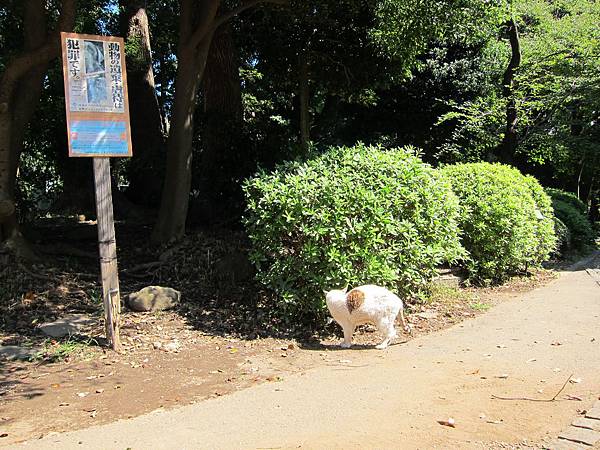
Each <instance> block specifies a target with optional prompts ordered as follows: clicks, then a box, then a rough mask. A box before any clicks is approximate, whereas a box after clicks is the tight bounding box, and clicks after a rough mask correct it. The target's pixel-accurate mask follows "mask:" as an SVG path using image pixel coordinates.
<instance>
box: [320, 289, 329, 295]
mask: <svg viewBox="0 0 600 450" xmlns="http://www.w3.org/2000/svg"><path fill="white" fill-rule="evenodd" d="M321 290H322V291H323V294H325V295H327V294H329V291H326V290H325V289H321Z"/></svg>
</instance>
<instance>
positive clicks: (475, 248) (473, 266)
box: [442, 163, 556, 282]
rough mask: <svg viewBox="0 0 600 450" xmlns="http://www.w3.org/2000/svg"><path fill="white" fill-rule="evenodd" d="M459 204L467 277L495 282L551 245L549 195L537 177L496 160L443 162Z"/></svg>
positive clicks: (543, 256)
mask: <svg viewBox="0 0 600 450" xmlns="http://www.w3.org/2000/svg"><path fill="white" fill-rule="evenodd" d="M442 173H443V174H444V175H445V176H446V177H447V178H448V180H449V181H450V182H451V183H452V188H453V190H454V192H455V194H456V195H457V196H458V198H459V201H460V204H461V210H462V212H461V218H460V226H461V231H462V243H463V245H464V247H465V249H466V250H467V251H468V252H469V258H468V259H466V260H465V263H466V268H467V269H468V270H469V273H470V276H471V278H473V279H474V280H476V281H479V282H485V281H493V282H498V281H502V280H504V279H506V278H507V277H508V276H510V275H511V274H514V273H517V272H518V271H521V270H523V269H526V268H527V267H528V266H535V265H538V264H540V263H541V262H542V261H544V260H545V259H546V258H547V257H548V255H549V253H550V252H551V251H552V249H554V246H555V240H556V237H555V234H554V226H553V216H552V209H551V205H550V199H549V198H548V196H547V195H546V194H545V193H544V192H543V189H542V188H541V186H539V183H537V181H536V180H535V179H533V178H531V177H526V176H523V175H522V174H521V173H520V172H519V171H518V170H516V169H514V168H511V167H508V166H504V165H501V164H489V163H469V164H457V165H453V166H446V167H444V168H443V169H442Z"/></svg>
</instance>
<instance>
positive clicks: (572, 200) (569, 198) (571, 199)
mask: <svg viewBox="0 0 600 450" xmlns="http://www.w3.org/2000/svg"><path fill="white" fill-rule="evenodd" d="M546 193H547V194H548V195H549V196H550V198H551V199H552V201H553V202H554V201H561V202H563V203H567V204H569V205H571V207H573V208H575V209H576V210H577V211H579V212H580V213H581V214H586V212H587V208H586V206H585V203H583V202H582V201H581V200H579V198H578V197H577V196H576V195H575V194H573V193H572V192H567V191H563V190H562V189H554V188H546Z"/></svg>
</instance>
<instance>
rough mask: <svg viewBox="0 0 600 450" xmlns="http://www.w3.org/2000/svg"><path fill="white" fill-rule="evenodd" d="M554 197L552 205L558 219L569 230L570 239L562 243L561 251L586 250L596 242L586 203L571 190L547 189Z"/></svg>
mask: <svg viewBox="0 0 600 450" xmlns="http://www.w3.org/2000/svg"><path fill="white" fill-rule="evenodd" d="M547 192H548V194H550V196H551V197H552V206H553V207H554V214H555V216H556V219H557V220H560V221H561V222H562V223H563V224H564V225H565V226H566V227H567V228H568V230H569V236H570V240H568V241H564V242H561V243H560V247H559V253H560V254H562V255H564V254H565V253H568V252H570V251H576V252H585V251H587V250H588V249H589V248H590V247H591V246H592V245H593V243H594V230H593V228H592V224H591V222H590V221H589V220H588V218H587V215H586V213H585V211H586V207H585V204H584V203H583V202H582V201H581V200H579V199H578V198H577V196H576V195H574V194H571V193H570V192H565V191H561V190H559V189H547Z"/></svg>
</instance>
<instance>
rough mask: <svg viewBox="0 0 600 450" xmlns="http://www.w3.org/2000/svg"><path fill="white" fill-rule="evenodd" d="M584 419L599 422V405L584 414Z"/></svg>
mask: <svg viewBox="0 0 600 450" xmlns="http://www.w3.org/2000/svg"><path fill="white" fill-rule="evenodd" d="M585 417H587V418H588V419H596V420H600V405H594V407H593V408H592V409H590V410H589V411H588V412H586V413H585Z"/></svg>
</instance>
